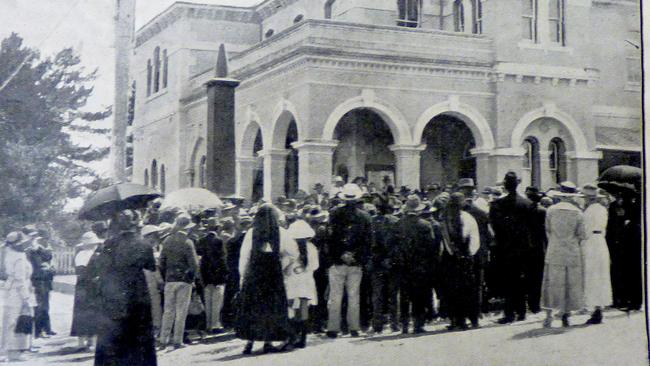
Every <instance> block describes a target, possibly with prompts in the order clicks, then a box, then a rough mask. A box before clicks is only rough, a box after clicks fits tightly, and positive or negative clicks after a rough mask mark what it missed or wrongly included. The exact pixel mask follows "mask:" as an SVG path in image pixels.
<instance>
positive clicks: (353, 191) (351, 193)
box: [338, 183, 363, 201]
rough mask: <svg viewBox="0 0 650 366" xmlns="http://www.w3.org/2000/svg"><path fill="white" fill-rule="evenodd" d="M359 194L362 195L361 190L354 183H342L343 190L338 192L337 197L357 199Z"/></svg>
mask: <svg viewBox="0 0 650 366" xmlns="http://www.w3.org/2000/svg"><path fill="white" fill-rule="evenodd" d="M361 196H363V191H361V188H359V186H358V185H356V184H354V183H348V184H346V185H344V186H343V190H342V191H341V192H340V193H339V194H338V197H339V198H340V199H342V200H344V201H358V200H359V199H360V198H361Z"/></svg>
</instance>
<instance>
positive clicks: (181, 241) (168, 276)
mask: <svg viewBox="0 0 650 366" xmlns="http://www.w3.org/2000/svg"><path fill="white" fill-rule="evenodd" d="M160 274H161V275H162V277H163V279H164V280H165V282H186V283H193V282H194V279H195V278H196V277H197V276H199V263H198V258H197V256H196V250H195V249H194V243H192V241H191V240H190V239H188V237H187V234H186V233H184V232H180V231H179V232H175V233H173V234H172V235H170V236H169V237H168V238H167V239H165V241H163V249H162V252H160Z"/></svg>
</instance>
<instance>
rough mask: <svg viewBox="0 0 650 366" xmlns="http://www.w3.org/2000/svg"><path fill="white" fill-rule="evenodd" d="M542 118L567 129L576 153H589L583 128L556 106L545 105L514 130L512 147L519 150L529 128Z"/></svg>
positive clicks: (526, 116) (528, 115)
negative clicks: (551, 120) (549, 119)
mask: <svg viewBox="0 0 650 366" xmlns="http://www.w3.org/2000/svg"><path fill="white" fill-rule="evenodd" d="M541 118H551V119H553V120H555V121H557V122H558V123H559V124H560V125H562V126H563V127H564V128H566V130H567V131H568V132H569V134H570V136H571V139H572V140H573V141H572V142H573V144H572V145H573V146H574V148H575V152H576V153H585V152H588V151H589V148H588V144H587V138H586V137H585V135H584V133H583V132H582V128H580V126H579V125H578V123H577V122H576V121H575V120H574V119H573V117H571V115H569V114H568V113H566V112H563V111H561V110H559V109H558V108H557V107H556V106H555V105H554V104H549V105H545V106H543V107H541V108H538V109H535V110H532V111H530V112H528V113H526V114H525V115H524V116H523V117H522V118H521V119H520V120H519V121H518V122H517V124H516V125H515V128H514V129H513V130H512V136H511V138H510V145H511V147H513V148H518V147H519V146H520V145H521V143H522V142H523V140H524V138H525V137H526V136H524V134H525V133H526V129H527V128H528V126H530V125H531V124H532V123H533V122H535V121H537V120H538V119H541Z"/></svg>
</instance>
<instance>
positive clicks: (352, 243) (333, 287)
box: [327, 184, 372, 338]
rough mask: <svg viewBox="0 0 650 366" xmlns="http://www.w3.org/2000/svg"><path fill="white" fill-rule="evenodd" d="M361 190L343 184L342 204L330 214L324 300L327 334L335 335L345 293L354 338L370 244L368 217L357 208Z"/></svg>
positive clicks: (332, 336)
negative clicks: (326, 297) (327, 282)
mask: <svg viewBox="0 0 650 366" xmlns="http://www.w3.org/2000/svg"><path fill="white" fill-rule="evenodd" d="M361 195H362V192H361V189H360V188H359V187H358V186H357V185H356V184H346V185H345V186H344V187H343V189H342V190H341V192H340V193H339V195H338V196H339V198H340V199H341V200H343V202H344V204H343V206H341V207H338V208H336V209H334V210H333V212H332V214H331V216H330V228H331V235H330V239H329V243H328V253H329V258H328V262H329V263H330V264H331V267H330V268H329V270H328V277H329V286H330V298H329V301H328V303H327V310H328V314H329V317H328V323H327V336H328V337H330V338H336V337H337V335H338V332H339V331H340V330H341V302H342V300H343V293H344V291H345V292H346V293H347V295H348V314H347V319H348V327H349V330H350V334H351V335H352V336H353V337H356V336H358V335H359V329H360V319H359V318H360V287H361V278H362V276H363V268H364V266H365V265H366V264H367V260H368V256H369V252H370V245H371V243H372V227H371V219H370V216H369V215H368V214H367V213H366V212H364V211H363V210H360V209H359V208H358V207H357V203H358V201H359V200H360V199H361Z"/></svg>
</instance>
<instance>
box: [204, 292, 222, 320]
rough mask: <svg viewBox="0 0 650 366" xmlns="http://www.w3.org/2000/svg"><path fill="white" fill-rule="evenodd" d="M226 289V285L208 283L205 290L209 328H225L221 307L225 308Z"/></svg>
mask: <svg viewBox="0 0 650 366" xmlns="http://www.w3.org/2000/svg"><path fill="white" fill-rule="evenodd" d="M224 290H225V286H224V285H206V286H205V288H204V290H203V292H204V297H205V318H206V329H207V330H212V329H219V328H223V325H222V324H221V309H222V308H223V298H224V297H223V295H224Z"/></svg>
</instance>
